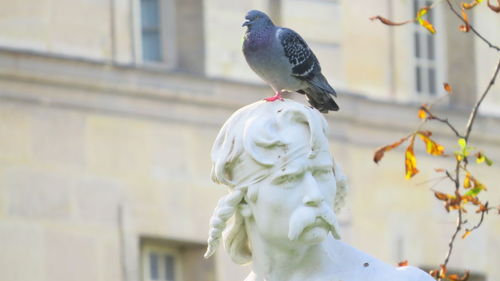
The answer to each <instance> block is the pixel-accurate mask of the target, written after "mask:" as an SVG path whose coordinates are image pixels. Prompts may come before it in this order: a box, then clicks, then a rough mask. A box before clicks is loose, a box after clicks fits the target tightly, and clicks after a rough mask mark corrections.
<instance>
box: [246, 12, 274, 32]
mask: <svg viewBox="0 0 500 281" xmlns="http://www.w3.org/2000/svg"><path fill="white" fill-rule="evenodd" d="M269 25H273V22H272V21H271V19H270V18H269V17H268V16H267V15H266V14H265V13H264V12H261V11H257V10H251V11H249V12H248V13H247V15H246V16H245V22H244V23H243V25H242V26H247V27H248V29H251V28H252V27H254V26H269Z"/></svg>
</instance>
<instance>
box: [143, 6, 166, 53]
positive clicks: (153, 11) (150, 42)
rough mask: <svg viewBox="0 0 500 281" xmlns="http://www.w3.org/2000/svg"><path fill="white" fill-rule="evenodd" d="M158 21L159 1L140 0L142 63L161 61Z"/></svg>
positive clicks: (159, 24) (159, 21)
mask: <svg viewBox="0 0 500 281" xmlns="http://www.w3.org/2000/svg"><path fill="white" fill-rule="evenodd" d="M160 19H161V17H160V0H141V46H142V59H143V60H144V61H147V62H161V61H162V60H163V54H162V43H161V42H162V40H161V39H162V36H161V20H160Z"/></svg>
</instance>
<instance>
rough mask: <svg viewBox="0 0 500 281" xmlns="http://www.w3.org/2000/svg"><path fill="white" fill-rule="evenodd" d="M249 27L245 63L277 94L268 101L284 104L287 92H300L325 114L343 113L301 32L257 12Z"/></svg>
mask: <svg viewBox="0 0 500 281" xmlns="http://www.w3.org/2000/svg"><path fill="white" fill-rule="evenodd" d="M245 26H246V27H247V31H246V33H245V36H244V40H243V54H244V55H245V59H246V61H247V63H248V65H249V66H250V68H251V69H252V70H253V71H254V72H255V73H256V74H257V75H258V76H259V77H261V78H262V79H263V80H264V81H265V82H266V83H268V84H269V86H271V88H273V90H274V92H275V93H276V94H275V95H274V96H273V97H270V98H266V99H265V100H266V101H275V100H278V99H280V100H283V98H282V97H281V93H283V92H297V93H300V94H303V95H305V96H306V99H307V101H308V102H309V104H310V105H311V106H312V107H314V108H316V109H318V110H319V111H320V112H322V113H328V111H338V110H339V106H338V105H337V103H335V101H334V100H333V98H332V96H334V97H336V96H337V93H336V92H335V90H334V89H333V88H332V86H330V84H328V81H327V80H326V78H325V76H323V74H321V66H320V65H319V62H318V59H317V58H316V56H315V55H314V53H313V52H312V51H311V49H310V48H309V46H308V45H307V43H306V41H304V39H302V37H301V36H300V35H299V34H298V33H297V32H295V31H293V30H291V29H289V28H285V27H279V26H276V25H274V23H273V22H272V21H271V19H270V18H269V17H268V16H267V15H266V14H265V13H264V12H261V11H257V10H251V11H249V12H248V13H247V15H246V16H245V22H244V23H243V25H242V27H245Z"/></svg>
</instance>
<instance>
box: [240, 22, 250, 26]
mask: <svg viewBox="0 0 500 281" xmlns="http://www.w3.org/2000/svg"><path fill="white" fill-rule="evenodd" d="M249 25H250V20H245V21H244V22H243V24H242V25H241V27H244V26H249Z"/></svg>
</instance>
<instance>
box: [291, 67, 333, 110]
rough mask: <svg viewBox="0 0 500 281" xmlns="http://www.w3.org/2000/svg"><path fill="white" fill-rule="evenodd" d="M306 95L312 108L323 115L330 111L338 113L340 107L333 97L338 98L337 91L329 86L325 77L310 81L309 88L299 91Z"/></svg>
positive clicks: (320, 76)
mask: <svg viewBox="0 0 500 281" xmlns="http://www.w3.org/2000/svg"><path fill="white" fill-rule="evenodd" d="M297 92H299V93H301V94H304V95H306V98H307V101H308V102H309V104H311V105H312V107H314V108H316V109H317V110H319V112H321V113H328V111H338V110H339V106H338V105H337V103H336V102H335V101H334V100H333V98H332V96H335V97H336V96H337V93H335V90H333V88H332V87H331V86H330V85H329V84H328V82H327V81H326V79H325V77H324V76H323V75H321V74H320V75H319V77H315V78H313V79H312V80H311V81H309V87H308V88H306V89H303V90H299V91H297Z"/></svg>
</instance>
